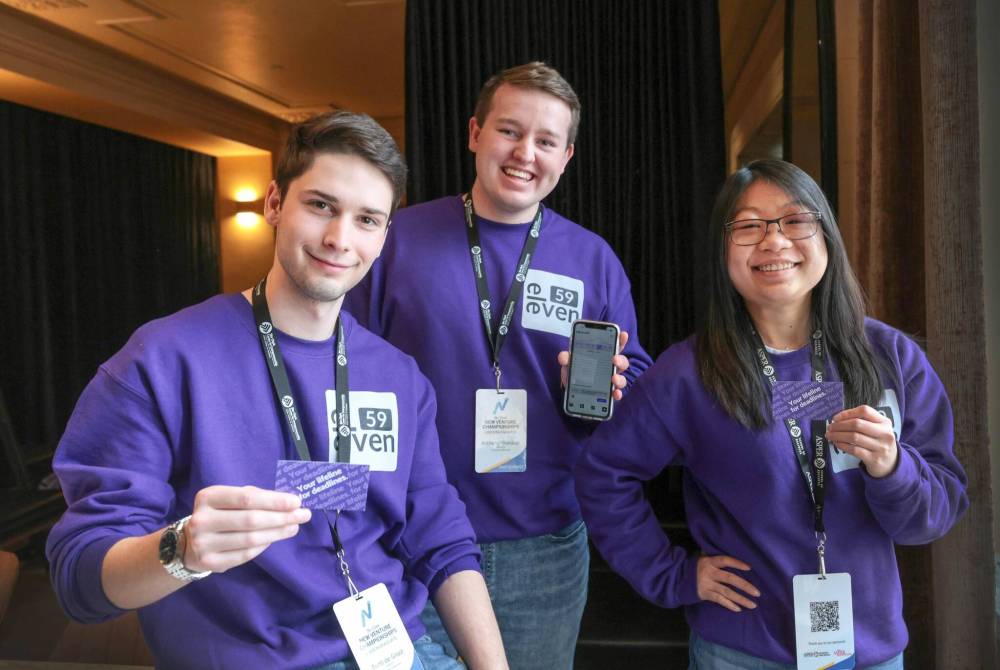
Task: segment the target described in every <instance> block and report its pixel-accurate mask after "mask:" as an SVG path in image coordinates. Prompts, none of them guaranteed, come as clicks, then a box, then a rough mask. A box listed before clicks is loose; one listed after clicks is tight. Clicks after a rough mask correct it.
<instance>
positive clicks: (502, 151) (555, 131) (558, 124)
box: [469, 84, 573, 223]
mask: <svg viewBox="0 0 1000 670" xmlns="http://www.w3.org/2000/svg"><path fill="white" fill-rule="evenodd" d="M570 121H571V112H570V109H569V106H568V105H567V104H566V103H565V102H563V101H562V100H560V99H559V98H557V97H555V96H553V95H550V94H548V93H545V92H543V91H540V90H537V89H531V88H526V87H522V86H511V85H509V84H503V85H501V86H500V88H498V89H497V90H496V93H494V94H493V102H492V105H491V107H490V111H489V113H488V114H487V115H486V118H485V119H484V121H483V124H482V126H480V125H479V123H478V122H477V121H476V118H475V117H473V118H472V119H470V120H469V150H470V151H472V152H473V153H475V154H476V182H475V184H473V186H472V201H473V204H474V205H475V208H476V213H477V214H479V215H481V216H483V217H485V218H487V219H491V220H493V221H499V222H502V223H525V222H527V221H530V220H531V218H532V217H533V216H534V215H535V210H536V208H537V207H538V203H539V202H541V200H542V199H543V198H544V197H545V196H547V195H548V194H549V193H551V192H552V189H554V188H555V187H556V184H558V183H559V177H560V176H562V173H563V171H564V170H565V169H566V164H567V163H568V162H569V159H570V158H572V157H573V145H572V144H568V134H569V127H570Z"/></svg>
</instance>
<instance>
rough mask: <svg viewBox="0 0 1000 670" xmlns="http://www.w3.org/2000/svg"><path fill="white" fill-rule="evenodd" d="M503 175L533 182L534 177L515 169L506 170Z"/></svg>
mask: <svg viewBox="0 0 1000 670" xmlns="http://www.w3.org/2000/svg"><path fill="white" fill-rule="evenodd" d="M503 173H504V174H505V175H507V176H508V177H517V178H518V179H523V180H524V181H531V180H532V179H534V177H532V176H531V173H530V172H525V171H524V170H515V169H514V168H504V169H503Z"/></svg>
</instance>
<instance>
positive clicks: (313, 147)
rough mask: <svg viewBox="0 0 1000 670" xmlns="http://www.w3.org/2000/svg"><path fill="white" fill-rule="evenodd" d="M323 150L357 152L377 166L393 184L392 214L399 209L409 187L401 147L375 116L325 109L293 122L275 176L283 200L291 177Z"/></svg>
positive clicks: (308, 164)
mask: <svg viewBox="0 0 1000 670" xmlns="http://www.w3.org/2000/svg"><path fill="white" fill-rule="evenodd" d="M320 153H330V154H348V155H351V156H357V157H359V158H363V159H364V160H366V161H368V162H369V163H371V164H372V165H373V166H375V168H376V169H377V170H378V171H379V172H381V173H382V174H384V175H385V176H386V178H387V179H388V180H389V183H390V184H392V209H391V210H390V212H389V214H390V215H391V214H392V213H393V212H395V211H396V208H397V207H398V206H399V201H400V200H401V199H402V197H403V191H404V190H405V188H406V163H405V162H404V161H403V157H402V156H401V155H400V154H399V147H397V146H396V142H395V140H393V139H392V136H391V135H390V134H389V133H388V131H386V129H385V128H383V127H382V126H380V125H379V124H378V123H376V121H375V120H374V119H373V118H372V117H370V116H368V115H367V114H355V113H354V112H346V111H336V112H326V113H324V114H320V115H318V116H314V117H312V118H311V119H308V120H306V121H303V122H302V123H299V124H297V125H295V126H292V129H291V130H290V131H289V133H288V140H287V141H286V142H285V148H284V151H282V153H281V157H280V158H279V159H278V167H277V170H276V174H275V178H274V180H275V182H277V184H278V190H279V192H280V193H281V198H282V200H284V198H285V195H286V194H287V193H288V186H289V185H290V184H291V183H292V181H294V180H295V179H297V178H298V177H300V176H302V175H303V174H304V173H305V172H306V171H307V170H309V168H311V167H312V164H313V160H314V159H315V157H316V154H320Z"/></svg>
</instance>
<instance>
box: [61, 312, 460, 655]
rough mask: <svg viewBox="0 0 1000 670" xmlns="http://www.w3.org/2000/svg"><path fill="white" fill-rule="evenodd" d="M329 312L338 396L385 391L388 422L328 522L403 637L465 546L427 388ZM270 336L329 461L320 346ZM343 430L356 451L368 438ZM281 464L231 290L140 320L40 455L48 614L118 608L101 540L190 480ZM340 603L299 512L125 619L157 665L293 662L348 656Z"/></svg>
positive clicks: (250, 330) (153, 513)
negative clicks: (337, 338)
mask: <svg viewBox="0 0 1000 670" xmlns="http://www.w3.org/2000/svg"><path fill="white" fill-rule="evenodd" d="M343 323H344V332H345V337H346V339H347V349H348V356H349V360H350V368H349V374H350V389H351V394H352V397H353V396H354V394H355V393H357V392H368V393H367V394H365V395H364V397H365V398H366V400H367V401H368V402H367V404H370V405H378V406H390V407H391V405H392V403H393V402H394V403H395V408H396V411H395V412H394V416H392V430H391V431H390V432H387V433H382V434H381V439H379V440H376V441H374V442H375V443H377V444H379V445H380V446H381V447H382V448H383V449H385V448H386V446H387V445H388V444H390V443H391V444H392V446H393V449H392V451H391V452H385V453H380V457H382V461H381V462H382V463H383V465H382V467H383V469H382V470H379V471H376V470H375V469H374V467H373V471H372V474H371V482H370V489H369V493H368V502H367V509H366V510H365V511H364V512H344V513H343V514H342V515H341V518H340V523H339V525H338V530H339V532H340V535H341V537H342V539H343V541H344V546H345V549H346V552H347V560H348V562H349V563H350V566H351V574H352V576H353V578H354V580H355V583H356V584H357V585H358V588H360V589H365V588H368V587H370V586H374V585H375V584H376V583H377V582H384V583H385V584H386V586H387V587H388V589H389V593H390V594H391V596H392V599H393V602H394V603H395V605H396V608H397V609H398V610H399V613H400V616H401V617H402V620H403V622H404V624H405V625H406V627H407V629H408V631H409V633H410V635H411V637H414V638H416V637H418V636H419V635H421V634H423V625H422V624H421V623H420V619H419V616H418V615H419V613H420V611H421V609H422V608H423V606H424V603H425V601H426V598H427V594H428V589H429V590H430V591H431V592H434V590H435V589H436V588H437V587H438V586H439V585H440V584H441V582H442V581H443V580H444V579H445V578H446V577H448V576H449V575H451V574H453V573H455V572H458V571H461V570H478V569H479V563H478V559H479V552H478V549H477V548H476V546H475V544H474V541H473V533H472V529H471V527H470V526H469V523H468V520H467V518H466V516H465V514H464V509H463V505H462V502H461V501H460V500H459V499H458V496H457V495H456V492H455V490H454V488H453V487H452V486H450V485H449V484H448V483H447V481H446V479H445V472H444V468H443V467H442V464H441V458H440V454H439V452H438V442H437V435H436V433H435V431H434V413H435V399H434V393H433V391H432V389H431V387H430V384H428V382H427V380H426V379H425V378H424V377H423V375H421V374H420V372H419V370H418V369H417V366H416V365H415V364H414V362H413V360H412V359H411V358H410V357H408V356H406V355H405V354H402V353H401V352H399V351H398V350H397V349H395V348H394V347H392V346H391V345H389V344H387V343H386V342H384V341H383V340H381V339H379V338H378V337H375V336H374V335H372V334H371V333H369V332H368V331H366V330H365V329H364V328H362V327H361V326H359V325H358V324H357V323H356V322H355V321H354V319H353V318H351V317H350V315H344V317H343ZM278 340H279V343H280V346H281V349H282V353H283V355H284V359H285V364H286V366H287V367H288V373H289V378H290V383H291V387H292V392H293V394H294V395H295V398H296V402H297V405H298V408H299V413H300V415H301V416H302V419H303V424H304V430H305V434H306V437H307V439H308V442H309V446H310V449H311V450H312V457H313V459H314V460H324V461H325V460H329V454H330V452H331V450H333V445H334V444H335V441H334V438H333V437H332V433H331V428H330V421H329V419H328V415H329V414H330V411H329V407H328V405H327V402H328V400H327V394H328V393H330V394H331V396H332V389H333V385H334V363H333V341H332V340H327V341H323V342H310V341H305V340H300V339H297V338H293V337H290V336H287V335H285V334H283V333H278ZM351 406H352V408H354V407H356V406H357V402H356V401H355V400H352V402H351ZM354 429H355V433H354V437H353V440H354V441H355V442H356V443H357V442H358V441H360V442H363V443H367V444H368V445H369V447H370V446H371V444H372V442H373V441H372V440H370V439H366V438H370V437H371V436H370V435H366V433H365V431H364V430H363V429H362V428H361V427H360V426H354ZM389 436H391V438H392V439H391V440H390V439H388V438H389ZM296 458H298V456H297V454H296V451H295V448H294V446H293V445H292V442H291V439H290V438H289V437H288V428H287V425H286V424H285V423H284V419H283V417H282V416H281V415H279V413H278V410H277V408H276V402H275V398H274V391H273V389H272V386H271V380H270V377H269V376H268V372H267V368H266V366H265V363H264V359H263V355H262V353H261V348H260V343H259V340H258V339H257V335H256V331H255V326H254V319H253V314H252V311H251V307H250V304H249V303H248V302H247V301H246V300H245V299H244V298H243V296H242V295H239V294H231V295H223V296H216V297H214V298H211V299H210V300H207V301H206V302H203V303H201V304H199V305H195V306H193V307H189V308H187V309H185V310H182V311H180V312H178V313H176V314H174V315H172V316H169V317H166V318H164V319H160V320H157V321H153V322H151V323H149V324H147V325H145V326H143V327H141V328H140V329H139V330H137V331H136V332H135V334H134V335H133V336H132V338H131V339H130V340H129V342H128V343H127V344H126V345H125V347H124V348H123V349H122V350H121V351H120V352H118V353H117V354H115V356H113V357H112V358H111V359H110V360H108V361H107V362H106V363H105V364H104V365H102V366H101V367H100V369H99V370H98V373H97V375H96V376H95V377H94V379H93V380H92V381H91V382H90V384H89V385H88V387H87V389H86V390H85V391H84V393H83V395H82V396H81V398H80V400H79V402H78V404H77V406H76V409H75V411H74V413H73V416H72V418H71V419H70V421H69V424H68V426H67V428H66V433H65V434H64V435H63V438H62V441H61V442H60V444H59V449H58V451H57V452H56V456H55V462H54V465H55V470H56V473H57V474H58V475H59V480H60V482H61V483H62V486H63V492H64V494H65V496H66V500H67V502H68V503H69V509H68V510H67V512H66V514H65V515H64V516H63V518H62V520H61V521H60V522H59V523H58V524H57V525H56V526H55V528H53V530H52V532H51V534H50V535H49V539H48V548H47V551H48V556H49V561H50V563H51V566H52V580H53V584H54V586H55V590H56V593H57V594H58V596H59V599H60V601H61V602H62V605H63V608H64V609H65V610H66V612H67V613H68V614H69V615H70V616H71V617H73V618H74V619H77V620H79V621H84V622H96V621H101V620H103V619H107V618H109V617H113V616H115V615H117V614H119V613H120V612H121V610H119V609H118V608H117V607H115V606H114V605H113V604H112V603H111V602H109V601H108V599H107V597H106V596H105V594H104V592H103V589H102V588H101V578H100V574H101V564H102V562H103V560H104V556H105V554H106V553H107V551H108V549H109V548H110V547H111V546H112V545H113V544H115V543H116V542H118V541H119V540H121V539H122V538H125V537H129V536H136V535H143V534H147V533H150V532H152V531H154V530H157V529H159V528H163V527H164V526H165V525H167V524H168V523H170V522H173V521H175V520H177V519H179V518H181V517H183V516H185V515H187V514H190V513H191V507H192V504H193V501H194V496H195V494H196V493H197V492H198V491H199V490H201V489H202V488H204V487H206V486H210V485H213V484H226V485H231V486H244V485H254V486H258V487H260V488H264V489H273V488H274V480H275V464H276V462H277V461H278V459H296ZM352 461H356V459H355V458H353V457H352ZM346 596H347V588H346V586H345V583H344V578H343V576H342V575H341V574H340V570H339V569H338V561H337V558H336V556H335V555H334V550H333V543H332V537H331V532H330V527H329V525H328V523H327V522H326V519H325V516H324V515H323V514H322V513H315V514H314V515H313V519H312V521H310V522H309V523H307V524H304V525H303V526H302V527H301V528H300V530H299V533H298V535H296V536H295V537H294V538H291V539H288V540H283V541H280V542H276V543H274V544H273V545H271V546H270V547H269V548H268V549H267V550H266V551H264V553H262V554H261V555H260V556H258V557H257V558H256V559H254V560H253V561H250V562H249V563H246V564H244V565H241V566H239V567H236V568H233V569H232V570H229V571H228V572H225V573H223V574H215V575H210V576H209V577H207V578H205V579H203V580H201V581H199V582H195V583H192V584H189V585H187V586H185V587H184V588H182V589H180V590H179V591H177V592H175V593H173V594H171V595H169V596H167V597H165V598H163V599H161V600H159V601H157V602H156V603H153V604H151V605H148V606H147V607H144V608H142V609H140V610H139V618H140V620H141V622H142V628H143V633H144V635H145V637H146V641H147V643H148V644H149V646H150V649H151V650H152V651H153V654H154V656H155V657H156V659H157V667H167V668H237V667H246V668H251V667H258V668H263V667H281V668H310V667H315V666H317V665H321V664H323V663H329V662H332V661H336V660H339V659H344V658H347V657H349V656H350V651H349V649H348V647H347V643H346V641H345V640H344V638H343V634H342V633H341V630H340V627H339V625H338V624H337V621H336V619H335V618H334V616H333V612H332V610H331V606H332V604H333V603H334V602H336V601H339V600H341V599H343V598H345V597H346Z"/></svg>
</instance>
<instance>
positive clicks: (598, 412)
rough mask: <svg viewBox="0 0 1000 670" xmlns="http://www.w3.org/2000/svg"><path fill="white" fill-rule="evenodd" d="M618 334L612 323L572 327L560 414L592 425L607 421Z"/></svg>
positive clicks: (581, 322) (583, 322) (583, 323)
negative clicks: (589, 421)
mask: <svg viewBox="0 0 1000 670" xmlns="http://www.w3.org/2000/svg"><path fill="white" fill-rule="evenodd" d="M618 334H619V329H618V326H617V325H615V324H613V323H607V322H604V321H587V320H582V319H581V320H579V321H575V322H574V323H573V327H572V334H571V339H570V361H569V374H568V379H567V383H566V388H565V391H564V393H563V411H564V412H566V414H568V415H569V416H575V417H579V418H582V419H592V420H596V421H606V420H608V419H610V418H611V415H612V413H613V412H614V396H613V393H614V374H615V364H614V357H615V355H616V354H617V353H618Z"/></svg>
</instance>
